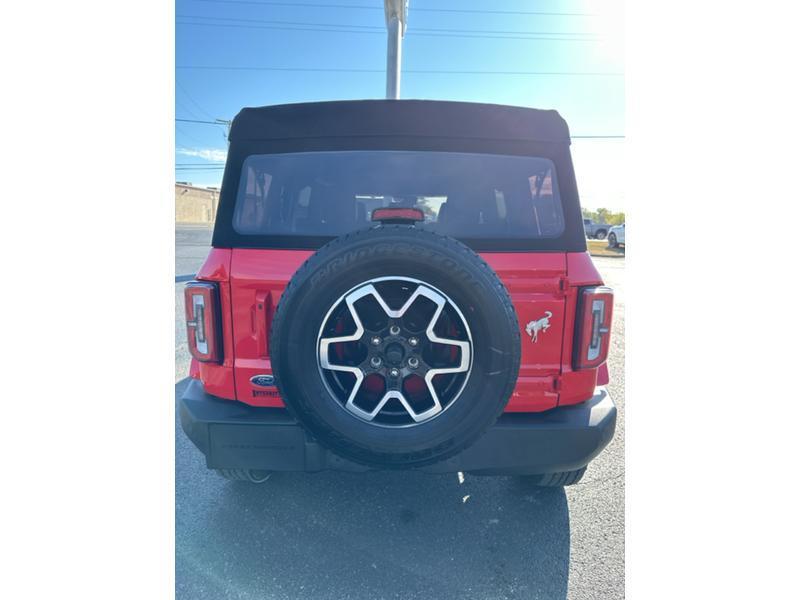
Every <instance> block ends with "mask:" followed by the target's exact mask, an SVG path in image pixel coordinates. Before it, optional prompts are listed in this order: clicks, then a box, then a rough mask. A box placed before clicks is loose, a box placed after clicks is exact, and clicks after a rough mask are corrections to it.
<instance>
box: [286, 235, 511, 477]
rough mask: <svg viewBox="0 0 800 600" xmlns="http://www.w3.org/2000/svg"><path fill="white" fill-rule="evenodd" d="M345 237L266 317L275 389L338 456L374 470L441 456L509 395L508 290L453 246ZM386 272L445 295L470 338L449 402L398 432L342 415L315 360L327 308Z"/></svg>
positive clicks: (470, 435) (422, 239) (430, 240)
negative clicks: (459, 384) (458, 387)
mask: <svg viewBox="0 0 800 600" xmlns="http://www.w3.org/2000/svg"><path fill="white" fill-rule="evenodd" d="M347 237H348V238H350V239H349V240H347V241H343V242H339V243H332V244H331V245H329V246H330V247H325V248H323V249H321V250H320V251H319V252H318V253H317V254H316V255H315V256H314V257H312V259H310V260H309V263H308V264H307V265H306V266H305V268H303V269H301V270H299V271H298V273H297V274H296V276H295V277H296V281H293V288H292V289H291V290H288V294H287V295H286V296H285V297H284V298H282V299H281V303H284V301H285V302H286V305H287V306H286V307H285V308H286V310H285V312H284V313H283V314H282V315H280V317H281V318H280V319H278V318H277V314H276V323H275V326H274V329H273V336H274V345H271V347H272V348H274V349H275V351H276V357H275V359H274V360H273V371H274V372H275V373H276V383H277V385H278V388H279V390H280V392H281V395H282V396H283V398H284V400H285V402H286V404H287V407H289V408H290V410H291V411H292V412H293V413H294V414H295V416H296V417H297V418H298V420H300V421H301V423H303V424H304V425H305V426H306V427H307V428H308V429H309V430H310V431H311V433H312V434H313V435H315V436H316V437H318V438H319V439H320V441H322V442H323V443H324V444H325V445H327V446H328V447H330V448H331V449H332V450H334V451H336V452H338V453H340V454H343V455H345V456H346V457H347V458H351V459H354V460H357V461H359V462H367V463H380V464H381V465H384V466H391V465H392V464H395V463H398V464H403V465H405V464H408V463H415V464H427V463H428V462H435V461H436V460H441V459H443V457H445V456H448V455H451V454H453V453H455V452H457V451H459V450H461V449H463V447H465V446H466V445H467V444H468V443H471V441H474V439H477V437H478V436H479V435H480V434H481V433H482V432H483V431H484V430H485V429H486V428H487V427H488V426H490V425H491V424H492V423H493V422H494V421H495V420H496V418H497V416H498V415H499V414H500V413H501V412H502V410H503V408H504V407H505V404H506V403H507V401H508V397H509V396H510V393H511V391H512V390H513V385H514V383H515V382H516V378H517V374H518V370H519V354H520V348H519V346H520V344H519V337H520V335H519V326H518V322H517V319H516V315H515V313H514V310H513V306H511V304H510V299H509V298H508V293H507V291H506V290H505V288H504V287H503V286H502V284H500V283H499V280H498V279H497V277H496V275H495V274H494V273H493V272H492V271H491V269H490V268H489V267H488V265H486V264H485V263H484V262H483V260H482V259H480V257H478V256H477V255H475V254H474V253H473V252H472V251H471V250H469V249H467V248H466V247H465V246H463V245H462V244H460V243H459V242H456V241H455V240H452V239H449V238H443V237H442V236H438V235H436V234H432V233H430V232H423V231H418V230H415V229H411V228H409V227H403V226H400V227H399V228H389V227H383V228H379V229H378V230H369V231H366V232H360V233H357V234H352V235H351V236H347ZM445 240H446V242H447V243H443V241H445ZM301 271H302V272H301ZM393 276H395V277H410V278H413V279H418V280H420V281H423V282H425V283H426V284H429V285H431V286H433V287H434V288H436V289H438V290H439V291H441V292H442V293H444V294H445V295H446V296H448V297H449V298H450V299H451V300H452V302H453V303H454V304H455V305H456V306H457V307H459V309H460V310H461V311H462V313H463V315H464V317H465V319H466V320H467V323H468V325H469V327H470V331H471V334H472V341H473V345H472V349H473V357H472V370H471V372H470V375H469V377H468V379H467V381H466V384H465V386H464V388H463V390H462V391H461V394H460V395H459V396H458V398H456V399H455V400H454V401H453V402H452V403H451V404H450V405H449V406H448V407H447V408H446V409H445V410H444V411H443V412H442V413H440V414H439V415H437V416H436V417H435V418H433V419H430V420H429V421H426V422H424V423H421V424H416V425H413V426H410V427H402V428H398V427H381V426H376V425H374V424H370V423H366V422H364V421H363V420H361V419H360V418H358V417H357V416H355V415H353V414H352V413H350V412H349V411H347V410H346V409H345V408H344V407H343V406H342V405H341V404H340V403H338V402H337V401H336V400H334V399H333V398H332V397H331V395H330V392H329V391H328V389H327V387H326V386H325V384H324V382H323V380H322V377H321V375H320V373H319V369H318V363H317V336H318V333H319V330H320V327H321V325H322V321H323V319H324V318H325V316H326V314H327V312H328V310H329V309H330V308H331V306H333V305H334V303H336V302H337V300H339V299H340V298H341V297H342V296H343V295H345V294H346V293H347V292H348V291H350V290H351V289H352V288H354V287H356V286H358V285H359V284H362V283H364V282H365V281H368V280H370V279H375V278H379V277H393ZM509 307H510V310H509ZM280 308H281V307H280V306H279V311H278V312H280Z"/></svg>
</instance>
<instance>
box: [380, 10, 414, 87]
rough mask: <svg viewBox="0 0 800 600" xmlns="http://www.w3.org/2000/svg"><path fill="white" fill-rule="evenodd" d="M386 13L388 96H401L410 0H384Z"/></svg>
mask: <svg viewBox="0 0 800 600" xmlns="http://www.w3.org/2000/svg"><path fill="white" fill-rule="evenodd" d="M383 9H384V12H385V13H386V31H387V32H388V33H389V35H388V39H387V43H386V98H387V99H389V100H397V99H398V98H400V65H401V63H402V59H403V36H404V35H405V33H406V20H407V19H408V0H383Z"/></svg>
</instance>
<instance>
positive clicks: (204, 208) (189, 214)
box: [175, 182, 219, 224]
mask: <svg viewBox="0 0 800 600" xmlns="http://www.w3.org/2000/svg"><path fill="white" fill-rule="evenodd" d="M218 206H219V189H218V188H213V187H195V186H193V185H192V184H191V183H187V182H178V183H176V184H175V222H176V223H204V224H205V223H207V224H213V223H214V219H215V218H216V216H217V207H218Z"/></svg>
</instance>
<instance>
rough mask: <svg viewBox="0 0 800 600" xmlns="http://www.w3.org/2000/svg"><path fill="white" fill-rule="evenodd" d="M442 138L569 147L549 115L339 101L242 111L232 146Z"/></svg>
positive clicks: (462, 105)
mask: <svg viewBox="0 0 800 600" xmlns="http://www.w3.org/2000/svg"><path fill="white" fill-rule="evenodd" d="M376 136H378V137H380V136H412V137H445V138H473V139H474V138H478V139H493V140H530V141H537V142H556V143H569V129H568V127H567V123H566V122H565V121H564V119H562V118H561V115H559V114H558V112H556V111H555V110H538V109H534V108H523V107H519V106H504V105H501V104H477V103H472V102H447V101H440V100H344V101H336V102H306V103H300V104H279V105H275V106H263V107H260V108H244V109H242V110H241V111H240V112H239V114H238V115H236V118H235V119H234V120H233V125H232V126H231V131H230V140H231V141H232V142H236V141H245V140H253V141H255V140H278V139H301V138H327V137H349V138H353V137H376Z"/></svg>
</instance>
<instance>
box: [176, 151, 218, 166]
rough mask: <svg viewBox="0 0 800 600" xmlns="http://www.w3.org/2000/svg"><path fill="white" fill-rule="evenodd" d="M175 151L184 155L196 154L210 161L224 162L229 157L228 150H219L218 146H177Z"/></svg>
mask: <svg viewBox="0 0 800 600" xmlns="http://www.w3.org/2000/svg"><path fill="white" fill-rule="evenodd" d="M175 152H177V153H178V154H183V155H184V156H196V157H198V158H202V159H204V160H208V161H210V162H221V163H224V162H225V159H226V158H227V157H228V151H227V150H219V149H217V148H200V149H196V148H176V149H175Z"/></svg>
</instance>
